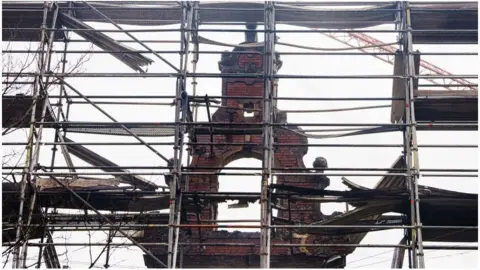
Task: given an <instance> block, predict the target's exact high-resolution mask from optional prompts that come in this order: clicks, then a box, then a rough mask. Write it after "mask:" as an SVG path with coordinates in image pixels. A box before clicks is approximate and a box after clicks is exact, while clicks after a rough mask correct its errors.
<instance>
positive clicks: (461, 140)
mask: <svg viewBox="0 0 480 270" xmlns="http://www.w3.org/2000/svg"><path fill="white" fill-rule="evenodd" d="M91 25H92V26H94V27H96V28H99V29H114V27H113V26H111V25H108V24H101V23H96V24H91ZM174 27H178V26H177V25H172V26H168V27H158V28H174ZM392 27H393V26H382V27H378V28H377V29H392ZM125 28H128V29H136V28H138V29H139V28H145V27H131V26H125ZM205 28H206V27H205ZM211 28H220V27H219V26H215V27H211ZM237 28H240V29H243V28H242V27H237ZM277 29H298V27H291V26H285V25H282V26H277ZM108 34H109V35H110V36H112V37H115V38H120V39H128V37H127V36H126V35H124V34H119V33H108ZM134 35H135V36H136V37H137V38H139V39H159V40H178V38H179V34H178V33H166V32H159V33H135V34H134ZM200 35H201V36H204V37H206V38H209V39H213V40H216V41H220V42H227V43H230V44H236V43H239V42H242V41H243V39H244V35H243V33H206V32H201V34H200ZM371 35H372V36H374V37H377V38H378V39H381V40H382V41H384V42H392V41H395V34H393V33H387V34H371ZM73 36H74V37H75V38H78V36H76V35H73ZM278 36H279V37H280V41H282V42H288V43H295V44H301V45H306V46H317V47H344V45H343V44H340V43H338V42H337V41H334V40H332V39H330V38H328V37H325V36H323V35H321V34H316V33H302V34H293V33H289V34H287V33H280V34H278ZM259 40H263V37H262V34H259ZM17 46H18V47H17ZM128 46H131V47H133V48H137V49H142V48H141V46H140V45H136V44H133V43H128ZM149 46H150V47H151V48H152V49H155V50H178V49H179V46H180V45H179V44H168V43H167V44H149ZM23 47H25V46H24V44H21V45H16V46H15V47H14V48H15V49H21V48H23ZM89 47H90V45H89V44H87V43H72V44H69V49H71V50H86V49H88V48H89ZM62 48H63V45H62V44H60V43H59V44H56V45H55V49H59V50H60V49H62ZM96 49H98V48H96ZM200 49H201V50H207V51H224V50H231V48H227V47H219V46H209V45H204V44H201V45H200ZM414 49H415V50H416V49H418V50H420V51H422V52H447V51H469V52H476V46H473V45H472V46H459V45H456V46H453V45H452V46H450V45H444V46H437V45H435V46H433V45H430V46H427V45H423V46H419V45H415V46H414ZM277 51H280V52H287V51H297V52H298V51H306V50H300V49H291V48H288V47H284V46H277ZM78 56H79V55H75V56H73V55H69V56H68V60H69V61H70V62H74V60H75V58H76V57H78ZM162 56H164V57H165V58H166V59H168V60H169V61H170V62H172V63H174V64H175V65H176V66H178V63H179V57H178V55H174V54H164V55H162ZM148 57H150V58H151V59H152V60H154V64H152V65H151V66H149V67H148V72H172V70H171V69H170V68H169V67H168V66H166V65H165V64H164V63H162V61H160V60H159V59H157V58H156V57H155V56H153V55H148ZM190 59H191V58H190ZM422 59H424V60H427V61H430V62H432V63H434V64H436V65H439V66H441V67H443V68H445V69H446V70H448V71H450V72H452V73H454V74H475V73H476V65H475V64H476V61H477V57H472V56H436V57H435V56H425V57H423V58H422ZM219 60H220V54H214V55H212V54H210V55H201V56H200V61H199V63H198V68H197V72H202V73H218V72H219V71H218V65H217V62H218V61H219ZM281 60H282V61H283V67H282V68H281V70H280V72H279V74H301V75H392V74H393V66H392V65H389V64H387V63H384V62H382V61H380V60H378V59H376V58H374V57H372V56H368V55H364V56H311V55H309V56H291V55H288V56H287V55H281ZM189 70H190V71H191V66H190V68H189ZM80 72H111V73H113V72H133V71H132V70H130V69H129V68H128V67H127V66H125V65H124V64H122V63H121V62H119V61H118V60H116V59H115V58H113V57H112V56H110V55H100V54H94V55H93V56H92V58H91V60H90V61H89V62H87V63H86V64H84V66H83V70H81V71H80ZM68 82H69V83H70V84H72V85H73V86H74V87H76V88H77V89H78V90H80V91H81V92H82V93H83V94H84V95H174V94H175V79H173V78H148V79H144V78H71V79H68ZM190 82H191V79H189V80H188V83H189V84H188V89H187V90H188V93H189V94H192V88H191V85H190ZM391 92H392V80H391V79H383V80H378V79H361V80H358V79H357V80H355V79H310V80H300V79H290V80H289V79H280V81H279V91H278V93H279V96H280V97H287V96H288V97H391ZM70 93H71V94H73V93H72V92H71V91H70ZM50 94H51V95H58V90H56V88H55V90H53V91H52V92H50ZM205 94H208V95H210V96H218V95H220V94H221V79H198V87H197V95H199V96H204V95H205ZM77 100H78V99H77ZM101 101H107V100H106V99H102V100H101ZM108 101H114V100H113V99H109V100H108ZM121 101H127V100H124V99H123V100H121ZM135 101H146V102H170V101H171V100H137V99H135ZM389 103H390V102H389V101H279V102H278V106H279V109H280V110H282V109H289V110H294V109H329V108H331V109H333V108H345V107H356V106H371V105H386V104H389ZM100 106H101V107H102V108H103V109H105V110H106V111H107V112H108V113H109V114H111V115H112V116H114V117H115V118H116V119H117V120H118V121H124V122H128V121H132V122H135V121H137V122H154V121H155V122H172V121H173V120H174V107H169V106H133V105H115V106H112V105H100ZM213 111H215V109H213V110H212V113H213ZM70 120H71V121H101V122H104V121H105V122H107V121H109V120H108V119H107V118H106V117H105V116H103V115H102V114H101V113H100V112H98V111H97V110H96V109H95V108H93V107H92V106H90V105H87V104H74V105H73V106H72V107H71V112H70ZM198 120H199V121H207V116H206V109H205V108H203V107H201V108H199V116H198ZM288 122H289V123H305V122H308V123H389V122H390V108H382V109H374V110H360V111H347V112H333V113H313V114H292V113H289V114H288ZM477 136H478V134H477V132H473V131H468V132H467V131H465V132H446V131H445V132H440V131H437V132H419V133H418V143H419V144H477V143H478V141H477ZM68 137H69V138H70V139H72V140H74V141H82V142H87V141H91V142H93V141H97V142H107V141H115V142H135V141H136V140H135V139H134V138H129V137H120V136H98V135H86V134H73V133H72V134H68ZM2 139H3V141H5V142H7V141H8V142H9V141H23V142H24V141H26V131H24V130H19V131H16V132H14V133H12V134H9V135H8V136H4V137H3V138H2ZM43 140H44V141H49V142H51V141H53V132H52V131H51V130H45V131H44V138H43ZM145 140H146V141H151V142H172V141H173V138H145ZM308 141H309V143H332V144H347V143H352V144H373V143H378V144H402V135H401V133H400V132H395V133H385V134H373V135H363V136H355V137H346V138H336V139H309V140H308ZM50 148H51V147H43V148H42V151H41V153H40V164H42V165H46V166H49V165H50V157H51V150H50ZM87 148H89V149H92V150H94V151H95V152H97V153H98V154H100V155H103V156H104V157H106V158H108V159H110V160H111V161H113V162H115V163H117V164H119V165H121V166H122V165H123V166H164V165H165V162H164V161H162V160H161V159H160V158H159V157H158V156H156V155H155V154H153V153H152V152H151V151H150V150H148V149H147V148H146V147H144V146H87ZM154 148H155V149H157V150H158V151H159V152H160V153H162V154H163V155H165V156H167V157H170V156H173V151H172V147H171V146H154ZM9 149H17V150H23V149H22V148H21V147H11V146H10V147H5V149H4V150H3V151H5V153H8V151H10V150H9ZM401 151H402V149H401V148H333V147H326V148H319V147H315V148H314V147H311V148H310V149H309V151H308V153H307V154H306V155H305V157H304V163H305V165H306V166H307V167H310V166H311V164H312V162H313V160H314V159H315V157H318V156H323V157H325V158H327V159H328V162H329V166H330V167H336V168H338V167H358V168H369V167H370V168H371V167H374V168H389V167H390V166H391V165H392V164H393V162H394V161H395V160H396V158H397V157H398V156H399V155H401ZM58 153H60V151H59V152H58ZM419 155H420V167H421V168H430V169H432V168H451V169H461V168H464V169H465V168H468V169H474V168H477V164H478V154H477V149H468V148H463V149H431V148H428V149H420V152H419ZM72 158H73V161H74V163H75V164H76V165H79V166H86V165H87V164H86V163H85V162H83V161H81V160H79V159H77V158H76V157H72ZM56 160H57V161H56V165H57V166H64V165H66V164H65V162H64V160H63V158H62V156H61V155H58V156H57V159H56ZM15 162H16V160H15V161H12V162H11V163H13V164H11V165H14V163H15ZM22 162H23V160H22ZM183 164H185V160H184V162H183ZM238 166H242V167H260V166H261V161H260V160H255V159H241V160H236V161H233V162H231V163H230V164H228V166H227V167H238ZM88 171H89V172H91V171H92V170H88ZM153 171H155V172H160V171H163V170H152V172H153ZM230 171H231V170H229V172H230ZM144 177H146V178H147V179H149V180H152V181H154V182H156V183H157V184H159V185H164V180H163V176H144ZM340 178H341V177H338V176H332V177H330V179H331V185H330V187H329V189H332V190H346V187H345V186H343V185H342V184H341V179H340ZM347 178H349V179H350V180H353V181H355V182H356V183H358V184H361V185H363V186H367V187H373V186H374V185H375V184H376V183H377V181H378V180H379V179H380V177H347ZM476 180H477V179H475V178H453V179H452V178H429V177H422V178H421V179H420V184H421V185H429V186H433V187H437V188H444V189H449V190H455V191H461V192H470V193H477V190H478V184H477V182H476ZM219 181H220V190H219V191H250V192H259V191H260V177H253V176H241V177H239V176H220V177H219ZM230 203H233V202H229V203H228V204H230ZM335 210H336V211H344V210H345V205H344V204H333V203H331V204H326V205H325V206H323V211H324V212H326V213H331V212H333V211H335ZM259 218H260V208H259V206H258V204H255V205H253V206H250V207H249V208H248V209H228V210H227V208H226V204H224V205H220V207H219V219H259ZM402 235H403V232H402V231H400V230H397V231H383V232H375V233H369V234H368V235H367V236H366V237H365V239H364V240H363V241H362V244H374V243H375V244H379V243H381V244H397V243H398V242H399V241H400V239H401V238H402ZM54 237H55V241H56V242H64V241H66V240H65V239H68V241H69V242H85V241H88V234H87V233H85V232H68V233H62V232H58V233H54ZM105 239H106V233H104V232H96V233H92V240H91V242H92V243H94V242H105ZM114 241H115V242H125V240H124V239H120V238H116V239H115V240H114ZM34 242H36V241H34ZM425 243H426V244H432V243H428V242H425ZM435 244H438V243H435ZM447 244H449V245H455V244H456V243H447ZM102 248H103V247H101V246H100V247H92V248H91V254H92V256H93V258H94V259H95V257H96V256H97V255H98V254H99V253H100V251H101V249H102ZM67 250H68V252H67V253H65V252H66V251H67ZM89 252H90V250H89V248H88V247H68V248H65V247H61V246H58V247H57V253H58V254H62V255H61V256H60V261H61V264H62V265H69V266H70V267H75V268H77V267H78V268H85V267H88V265H89V263H90V255H89ZM37 253H38V252H37V248H33V247H31V248H30V249H29V259H31V260H29V262H28V264H33V263H34V262H35V261H36V257H37ZM392 254H393V249H386V248H373V249H372V248H357V250H356V251H355V252H354V253H353V254H351V255H349V256H348V257H347V267H348V268H360V267H368V268H387V267H390V264H391V259H392ZM477 256H478V252H476V251H438V250H428V251H425V261H426V266H427V267H429V268H431V267H434V268H456V267H459V268H476V267H477V265H478V264H477ZM405 258H407V256H405ZM4 260H5V258H3V261H4ZM104 263H105V255H103V256H102V258H101V259H100V260H99V261H98V263H97V266H101V265H103V264H104ZM9 265H10V262H9V263H8V265H7V267H9ZM110 265H111V266H112V267H118V268H120V267H121V268H133V267H135V268H145V266H144V261H143V256H142V252H141V251H140V250H139V249H138V248H134V247H129V248H125V247H122V248H116V249H114V251H112V254H111V259H110ZM43 267H44V266H42V268H43ZM404 267H408V263H407V260H405V263H404Z"/></svg>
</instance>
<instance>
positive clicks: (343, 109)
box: [282, 105, 392, 113]
mask: <svg viewBox="0 0 480 270" xmlns="http://www.w3.org/2000/svg"><path fill="white" fill-rule="evenodd" d="M390 107H392V106H391V105H378V106H363V107H352V108H340V109H328V110H282V112H287V113H322V112H344V111H356V110H368V109H379V108H390Z"/></svg>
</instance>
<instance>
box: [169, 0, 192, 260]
mask: <svg viewBox="0 0 480 270" xmlns="http://www.w3.org/2000/svg"><path fill="white" fill-rule="evenodd" d="M181 5H182V6H181V7H182V19H181V25H180V35H181V36H180V38H181V40H180V46H181V48H180V77H178V78H177V91H176V98H177V100H176V108H175V123H176V125H175V146H174V157H173V159H174V162H173V166H174V170H173V173H174V177H173V183H171V185H170V218H169V225H170V226H169V231H168V267H169V268H175V267H176V265H175V264H176V262H177V260H176V258H177V253H178V252H177V249H178V241H179V233H180V230H179V227H177V228H176V229H175V228H174V224H177V225H178V224H180V218H181V215H180V211H181V207H180V205H178V206H176V204H177V203H181V201H178V202H177V194H176V193H177V190H179V189H180V180H181V179H182V159H183V146H184V134H185V126H183V125H182V126H180V123H185V122H186V121H187V120H188V118H189V117H188V111H189V110H188V94H187V91H186V85H187V70H188V51H189V45H190V39H191V31H185V29H189V30H190V29H191V28H192V22H193V12H194V10H193V6H192V5H193V2H181ZM180 198H181V196H180Z"/></svg>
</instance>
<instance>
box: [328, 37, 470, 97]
mask: <svg viewBox="0 0 480 270" xmlns="http://www.w3.org/2000/svg"><path fill="white" fill-rule="evenodd" d="M323 34H324V35H326V36H327V37H330V38H332V39H334V40H336V41H338V42H341V43H343V44H345V45H347V46H349V47H352V48H357V49H358V50H360V51H363V52H367V53H371V52H374V53H396V51H397V48H395V47H393V46H391V45H389V44H385V43H383V42H382V41H380V40H378V39H376V38H373V37H371V36H369V35H367V34H364V33H323ZM354 42H356V43H357V44H355V43H354ZM373 57H375V58H378V59H380V60H382V61H384V62H386V63H389V64H392V65H393V64H394V56H393V55H382V54H376V55H373ZM419 74H420V75H442V76H450V75H453V74H451V73H450V72H448V71H446V70H444V69H442V68H440V67H439V66H436V65H434V64H432V63H429V62H427V61H425V60H421V61H420V71H419ZM425 80H428V81H430V82H432V83H433V84H434V85H438V86H439V87H443V88H446V89H448V90H477V87H475V86H474V85H475V83H473V82H471V81H468V80H465V79H462V78H444V79H429V78H425ZM439 80H442V83H439V82H438V81H439Z"/></svg>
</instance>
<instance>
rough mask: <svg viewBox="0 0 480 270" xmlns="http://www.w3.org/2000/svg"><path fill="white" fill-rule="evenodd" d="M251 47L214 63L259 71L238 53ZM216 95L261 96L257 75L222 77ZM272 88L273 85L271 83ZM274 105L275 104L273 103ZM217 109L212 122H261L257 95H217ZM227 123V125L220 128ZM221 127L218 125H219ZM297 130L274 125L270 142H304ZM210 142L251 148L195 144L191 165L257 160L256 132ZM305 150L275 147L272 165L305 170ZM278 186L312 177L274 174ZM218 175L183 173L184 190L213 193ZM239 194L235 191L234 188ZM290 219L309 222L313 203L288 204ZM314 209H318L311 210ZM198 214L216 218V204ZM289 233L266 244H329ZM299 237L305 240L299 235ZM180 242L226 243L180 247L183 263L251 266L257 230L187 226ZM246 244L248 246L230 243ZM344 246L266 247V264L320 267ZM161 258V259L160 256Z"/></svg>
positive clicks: (259, 64) (153, 235)
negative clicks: (268, 250) (188, 231)
mask: <svg viewBox="0 0 480 270" xmlns="http://www.w3.org/2000/svg"><path fill="white" fill-rule="evenodd" d="M246 50H248V51H252V50H257V51H259V52H261V51H262V50H263V47H257V48H252V47H249V48H245V47H236V48H235V49H234V50H233V51H234V52H237V53H229V52H226V53H224V54H223V55H222V60H221V61H220V62H219V68H220V71H221V72H222V73H259V74H263V61H262V60H263V59H262V56H261V55H260V54H249V53H244V54H242V53H238V52H241V51H246ZM275 66H276V69H277V70H278V69H279V68H280V67H281V61H280V59H279V57H278V56H277V57H276V60H275ZM222 80H223V81H222V96H225V97H238V96H247V97H262V96H263V91H264V82H263V79H250V78H224V79H222ZM275 91H277V89H276V83H275ZM274 104H275V103H274ZM221 105H222V106H224V107H222V108H219V109H218V110H217V111H216V112H215V113H214V114H213V115H212V121H213V122H225V123H261V122H262V118H263V111H262V110H263V101H262V100H261V99H257V100H252V99H240V98H231V99H222V103H221ZM234 108H239V109H242V108H250V109H254V111H253V113H252V112H250V113H249V114H245V113H244V111H243V110H238V109H234ZM274 121H275V122H277V123H282V122H285V121H286V114H285V113H282V112H280V111H276V113H275V120H274ZM225 127H228V126H225ZM225 127H222V128H225ZM301 132H302V131H301V130H300V129H297V132H292V131H289V130H285V129H282V128H275V129H274V140H275V143H281V144H283V143H286V144H306V143H307V139H306V137H304V136H301V135H300V134H299V133H301ZM194 138H195V140H196V142H197V143H210V141H211V136H210V135H209V134H207V135H205V134H202V135H200V134H198V135H195V136H194ZM213 142H214V143H251V144H254V145H253V146H214V147H213V151H212V149H211V147H210V146H205V145H204V146H200V145H197V146H195V147H193V148H192V149H191V150H190V151H191V153H192V157H193V158H192V161H191V164H189V166H191V167H197V168H198V167H224V166H226V165H227V164H228V163H230V162H232V161H234V160H237V159H241V158H257V159H259V160H261V159H262V147H263V143H262V135H261V133H258V132H257V134H246V135H245V134H242V135H231V134H230V135H229V134H225V135H214V136H213ZM306 153H307V147H275V149H274V164H273V167H282V168H305V164H304V162H303V156H304V155H305V154H306ZM197 171H204V172H215V170H210V169H204V170H197ZM276 181H277V183H278V184H286V185H293V186H298V187H305V188H314V187H315V184H316V181H315V179H314V178H313V177H308V176H278V177H277V180H276ZM181 187H182V189H183V190H184V189H185V183H181ZM218 188H219V184H218V176H217V175H211V174H210V175H201V176H199V175H195V176H193V175H192V176H190V177H189V182H188V191H189V192H195V191H197V192H218ZM239 192H241V190H239ZM290 204H291V205H290V207H291V213H292V214H291V215H292V220H294V221H297V222H301V223H310V222H312V221H315V215H314V213H313V209H314V206H313V203H310V202H291V203H290ZM280 206H282V208H283V207H284V208H285V209H286V208H287V207H288V206H287V204H286V201H281V202H280ZM317 209H318V208H317ZM188 216H189V223H196V214H195V213H193V212H192V213H189V215H188ZM277 216H278V217H282V218H288V211H285V210H283V211H282V210H279V211H278V215H277ZM200 218H201V219H203V220H215V219H216V218H217V205H216V204H212V205H209V206H207V207H205V208H203V210H202V211H201V214H200ZM167 234H168V231H167V229H155V230H153V229H152V230H146V231H145V232H144V235H145V236H144V237H145V238H144V239H143V241H155V242H160V241H162V242H166V240H167V237H166V236H167ZM289 235H290V234H289V233H288V232H286V231H277V232H276V234H275V235H274V237H273V238H272V241H271V242H272V244H281V243H300V242H301V241H304V243H326V242H332V241H333V240H332V239H331V238H328V239H327V238H325V239H323V240H322V239H321V237H320V238H319V237H317V238H314V237H311V236H308V235H303V236H301V237H298V236H297V237H294V239H292V240H290V239H288V237H287V236H289ZM302 237H304V238H305V239H303V240H302V239H301V238H302ZM181 238H182V240H181V242H185V241H188V242H192V243H199V242H202V243H228V244H229V245H228V246H208V245H206V246H204V247H202V246H191V247H188V248H186V249H185V253H184V257H183V267H186V268H189V267H202V268H230V267H241V268H248V267H252V268H257V267H259V243H260V234H259V233H245V232H227V231H221V230H219V231H217V230H214V229H202V232H201V239H200V238H199V233H198V229H192V230H191V235H189V236H188V237H186V236H183V237H181ZM232 243H239V244H241V245H247V244H252V246H241V245H234V246H232V245H231V244H232ZM151 250H152V251H153V252H154V253H155V254H156V255H157V256H159V258H166V254H167V248H166V247H164V246H160V247H154V248H151ZM346 253H348V251H346V250H338V249H337V250H335V249H321V248H320V249H319V248H316V249H312V248H306V249H305V248H297V247H295V248H289V247H288V248H287V247H280V248H277V247H275V248H273V247H272V248H271V266H272V267H275V268H281V267H307V268H314V267H315V268H319V267H324V263H325V260H326V259H328V258H329V257H330V256H332V255H334V254H342V255H345V254H346ZM165 261H166V260H165ZM145 262H146V265H147V266H149V267H154V266H155V265H154V264H153V262H152V261H151V260H150V259H148V256H146V257H145Z"/></svg>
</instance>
